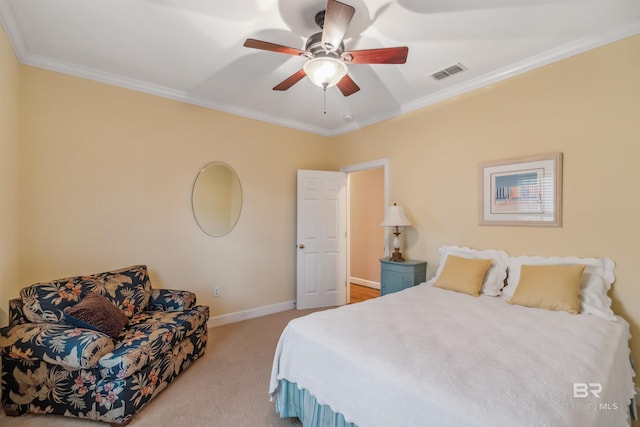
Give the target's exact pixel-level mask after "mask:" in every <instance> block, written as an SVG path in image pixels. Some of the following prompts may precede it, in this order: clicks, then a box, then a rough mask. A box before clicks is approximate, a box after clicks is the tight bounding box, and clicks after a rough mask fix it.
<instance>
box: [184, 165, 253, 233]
mask: <svg viewBox="0 0 640 427" xmlns="http://www.w3.org/2000/svg"><path fill="white" fill-rule="evenodd" d="M191 206H192V208H193V215H194V216H195V218H196V222H197V223H198V226H199V227H200V229H202V231H204V232H205V233H207V234H208V235H210V236H214V237H218V236H224V235H225V234H227V233H229V232H230V231H231V230H232V229H233V227H235V225H236V223H237V222H238V218H240V210H241V209H242V187H241V186H240V180H239V179H238V175H236V173H235V172H234V170H233V169H231V167H230V166H229V165H227V164H226V163H223V162H212V163H209V164H208V165H206V166H205V167H203V168H202V169H201V170H200V173H198V176H197V177H196V181H195V182H194V183H193V191H192V193H191Z"/></svg>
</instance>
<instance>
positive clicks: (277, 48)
mask: <svg viewBox="0 0 640 427" xmlns="http://www.w3.org/2000/svg"><path fill="white" fill-rule="evenodd" d="M243 46H244V47H250V48H253V49H262V50H268V51H270V52H277V53H285V54H287V55H295V56H299V55H304V54H305V53H306V52H305V51H304V50H300V49H296V48H293V47H288V46H283V45H281V44H275V43H270V42H265V41H262V40H256V39H247V40H245V42H244V45H243Z"/></svg>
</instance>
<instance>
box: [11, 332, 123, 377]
mask: <svg viewBox="0 0 640 427" xmlns="http://www.w3.org/2000/svg"><path fill="white" fill-rule="evenodd" d="M0 347H2V348H5V349H6V350H8V351H5V352H3V353H4V354H8V355H9V357H10V358H12V359H17V360H20V361H22V362H23V363H25V364H26V365H31V364H33V363H36V362H39V361H41V360H44V361H45V362H47V363H50V364H52V365H60V366H62V367H64V368H65V369H70V370H75V369H81V368H91V367H95V366H97V364H98V360H99V359H100V358H101V357H102V356H104V355H105V354H108V353H110V352H111V351H113V349H114V344H113V341H112V340H111V339H110V338H109V337H108V336H106V335H105V334H103V333H100V332H96V331H92V330H89V329H80V328H76V327H75V326H70V325H65V324H59V325H54V324H52V323H23V324H20V325H15V326H13V327H7V328H3V329H2V331H1V333H0Z"/></svg>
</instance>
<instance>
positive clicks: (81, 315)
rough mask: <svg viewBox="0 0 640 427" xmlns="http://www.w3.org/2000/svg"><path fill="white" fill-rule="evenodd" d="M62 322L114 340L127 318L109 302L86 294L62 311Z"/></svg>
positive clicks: (125, 323)
mask: <svg viewBox="0 0 640 427" xmlns="http://www.w3.org/2000/svg"><path fill="white" fill-rule="evenodd" d="M64 320H65V321H67V322H68V323H71V324H72V325H74V326H77V327H79V328H87V329H93V330H95V331H98V332H102V333H104V334H107V335H109V336H110V337H111V338H112V339H114V340H116V339H118V337H119V336H120V333H121V332H122V330H123V329H124V327H125V326H126V325H127V323H129V318H128V317H127V316H126V315H125V314H124V313H123V312H122V310H120V309H119V308H118V307H116V306H115V304H113V303H112V302H111V301H109V300H108V299H106V298H105V297H103V296H102V295H98V294H96V293H95V292H88V293H87V294H86V296H85V297H84V298H83V299H82V301H80V302H79V303H78V304H76V305H74V306H73V307H67V308H65V309H64Z"/></svg>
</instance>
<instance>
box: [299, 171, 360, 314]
mask: <svg viewBox="0 0 640 427" xmlns="http://www.w3.org/2000/svg"><path fill="white" fill-rule="evenodd" d="M345 183H346V174H345V173H344V172H327V171H314V170H299V171H298V249H297V251H298V255H297V304H296V307H297V308H298V309H299V310H301V309H305V308H318V307H329V306H337V305H343V304H345V303H346V298H347V297H346V285H347V283H346V280H347V273H346V250H347V243H346V242H347V238H346V225H347V213H346V212H347V210H346V205H347V197H346V185H345Z"/></svg>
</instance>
